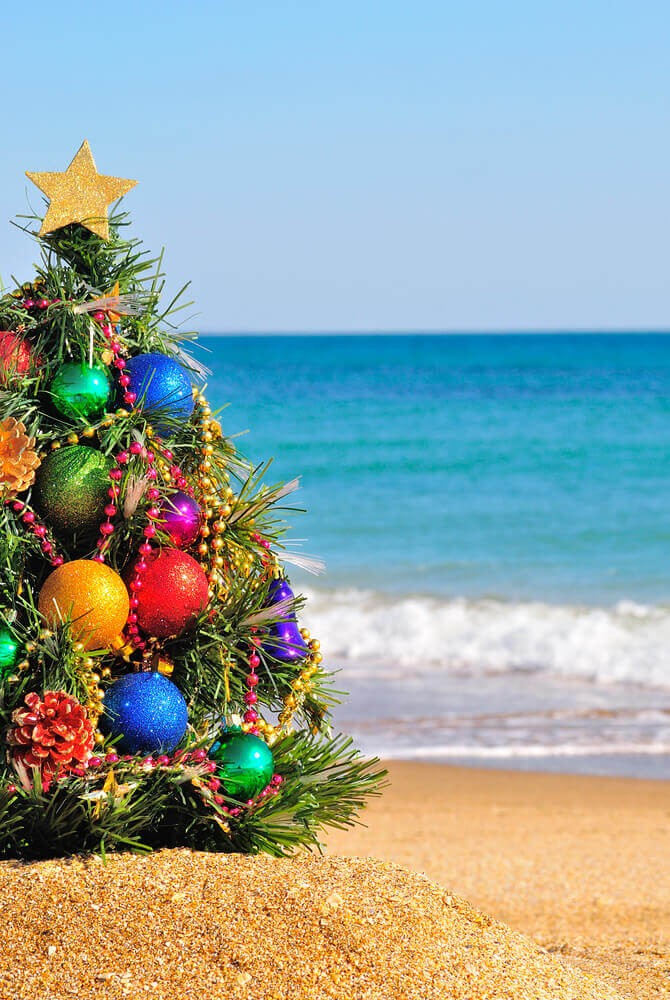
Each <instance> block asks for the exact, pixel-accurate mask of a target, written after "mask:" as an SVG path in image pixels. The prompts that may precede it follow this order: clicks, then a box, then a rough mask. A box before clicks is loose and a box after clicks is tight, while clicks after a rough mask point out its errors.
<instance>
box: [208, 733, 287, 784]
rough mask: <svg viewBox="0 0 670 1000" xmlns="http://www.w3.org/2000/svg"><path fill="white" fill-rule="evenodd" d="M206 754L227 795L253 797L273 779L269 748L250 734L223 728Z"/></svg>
mask: <svg viewBox="0 0 670 1000" xmlns="http://www.w3.org/2000/svg"><path fill="white" fill-rule="evenodd" d="M209 756H210V758H211V760H213V761H214V762H215V763H216V765H217V769H216V774H217V777H218V778H219V779H220V780H221V782H222V784H223V787H224V791H225V793H226V795H230V797H231V798H233V799H240V800H242V801H245V802H246V801H247V799H253V798H254V796H256V795H258V793H259V792H262V791H263V789H264V788H266V787H267V786H268V785H269V784H270V782H271V781H272V775H273V773H274V759H273V757H272V750H270V747H269V746H268V745H267V743H264V742H263V740H261V739H259V738H258V736H254V735H253V734H252V733H243V732H240V731H235V730H231V729H228V730H226V731H225V732H223V733H221V735H220V736H219V738H218V740H217V741H216V743H213V744H212V746H211V748H210V751H209Z"/></svg>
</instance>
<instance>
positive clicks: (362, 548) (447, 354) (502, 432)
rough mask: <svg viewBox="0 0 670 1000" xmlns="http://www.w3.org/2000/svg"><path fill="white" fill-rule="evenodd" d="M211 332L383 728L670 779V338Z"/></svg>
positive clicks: (410, 739) (484, 757) (387, 732)
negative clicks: (286, 484)
mask: <svg viewBox="0 0 670 1000" xmlns="http://www.w3.org/2000/svg"><path fill="white" fill-rule="evenodd" d="M202 343H203V344H204V346H205V348H206V349H208V350H209V351H210V352H211V354H210V355H207V354H206V353H205V352H203V351H199V352H198V358H199V359H200V360H202V361H204V363H205V364H208V365H209V366H210V367H211V368H212V369H213V370H214V372H215V375H214V376H213V377H212V378H211V379H210V382H209V395H210V397H211V399H212V401H213V403H215V404H217V405H222V404H223V403H224V402H229V403H230V404H231V405H230V406H229V408H228V409H226V410H225V412H224V414H223V419H222V422H223V424H224V427H225V431H226V433H228V434H234V433H236V432H239V431H244V430H246V429H247V428H248V429H249V434H248V435H245V436H244V437H243V438H241V439H240V440H239V446H240V448H241V450H243V451H244V452H245V453H246V454H247V455H249V456H250V457H251V458H253V459H257V460H261V459H264V458H268V457H271V456H274V458H275V462H274V464H273V467H272V471H271V473H270V475H269V481H275V480H279V479H290V478H293V477H294V476H296V475H300V476H302V482H303V489H302V490H301V491H300V492H299V493H298V494H297V495H296V503H297V505H299V506H305V507H307V508H308V509H309V513H308V514H307V515H305V516H300V517H295V518H293V519H292V523H293V525H294V527H293V530H292V531H291V537H293V538H296V539H307V541H306V542H305V543H304V544H303V550H304V551H306V552H311V553H316V554H318V555H320V556H322V557H323V558H324V560H325V561H326V563H327V567H328V572H327V574H326V576H325V577H323V578H320V579H318V580H313V579H311V578H309V577H308V576H307V575H306V574H305V573H304V572H302V571H295V572H294V573H293V574H292V578H293V580H294V582H295V583H296V584H297V585H298V587H299V588H300V589H302V590H303V591H305V592H307V593H308V594H309V596H311V598H312V600H311V604H310V610H309V612H308V618H309V616H310V615H311V618H310V624H312V625H313V627H314V631H315V632H318V633H319V635H320V637H321V638H322V642H323V645H324V646H325V648H326V651H327V652H328V653H329V658H330V660H331V661H333V660H334V661H335V662H337V663H341V664H342V666H343V676H344V679H345V681H346V685H347V686H348V687H349V689H350V690H351V692H352V695H354V696H356V694H357V692H358V695H359V697H358V701H357V704H360V701H361V699H363V700H365V702H366V706H367V707H366V711H365V712H362V711H361V712H358V714H357V710H356V709H355V708H352V699H350V702H349V703H348V705H347V708H346V710H343V711H345V712H346V713H348V714H347V716H346V718H347V721H348V722H349V723H350V725H351V726H353V728H354V729H355V730H356V731H357V734H358V735H359V738H361V739H363V741H364V742H365V743H366V745H367V746H369V747H370V748H371V749H376V750H381V751H383V752H385V753H393V754H396V755H399V756H407V755H410V756H416V755H418V756H432V757H438V758H442V757H444V758H448V759H471V758H473V759H479V760H480V761H481V762H482V763H487V762H493V761H498V762H503V763H516V764H518V765H519V766H525V765H526V764H527V765H528V766H546V767H554V766H555V767H559V766H560V767H561V768H565V767H567V766H569V767H570V768H571V769H572V768H576V769H590V770H605V771H612V770H614V771H623V772H625V773H628V772H630V773H650V774H654V775H656V774H663V773H664V769H667V771H668V773H669V774H670V767H667V764H668V761H670V757H668V752H670V713H669V711H668V709H669V708H670V653H669V652H668V650H669V649H670V458H669V456H668V442H670V335H667V336H666V335H632V334H631V335H625V334H619V335H606V334H603V335H573V334H570V335H551V336H548V335H538V336H529V335H519V336H515V335H501V336H457V335H449V336H426V335H417V336H413V335H402V336H358V337H353V336H342V337H339V336H324V337H317V336H314V337H304V336H300V337H298V336H296V337H286V336H273V337H216V338H213V337H212V338H204V339H203V341H202ZM426 684H429V685H430V692H431V693H430V697H429V698H428V697H427V694H426ZM438 707H439V711H438V710H437V708H438ZM478 710H480V711H479V713H478ZM547 712H549V713H553V714H552V715H551V724H550V720H549V718H548V717H547V715H546V713H547ZM538 713H539V714H538ZM556 713H558V714H556ZM561 713H563V715H561ZM566 713H567V714H566ZM622 713H623V714H622ZM478 716H486V718H487V719H488V722H485V721H483V719H482V718H480V719H479V722H477V721H476V718H477V717H478ZM419 719H422V720H423V722H422V723H421V725H418V723H417V720H419ZM561 720H562V721H561ZM598 720H600V721H598ZM603 720H606V721H603ZM487 727H488V728H487ZM487 734H488V735H487ZM524 750H528V751H529V752H528V753H527V754H526V755H525V756H524V752H523V751H524ZM580 750H581V751H584V752H583V753H580ZM461 751H463V752H461ZM582 758H583V760H582ZM638 758H640V759H639V760H638ZM533 761H534V762H535V763H533ZM566 761H567V762H568V763H567V764H566ZM584 761H586V763H584ZM603 761H604V762H603ZM631 761H633V763H631ZM528 762H530V763H528ZM538 762H540V764H539V765H538Z"/></svg>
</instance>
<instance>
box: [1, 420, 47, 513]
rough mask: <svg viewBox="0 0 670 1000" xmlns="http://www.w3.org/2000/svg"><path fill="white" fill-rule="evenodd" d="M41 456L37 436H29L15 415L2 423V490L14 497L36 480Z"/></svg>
mask: <svg viewBox="0 0 670 1000" xmlns="http://www.w3.org/2000/svg"><path fill="white" fill-rule="evenodd" d="M39 464H40V458H39V456H38V455H37V452H36V451H35V438H34V437H28V435H27V434H26V428H25V424H23V423H22V422H21V421H20V420H15V419H14V417H5V419H4V420H3V421H2V423H0V492H1V493H4V495H5V496H10V497H14V496H16V494H17V493H22V492H23V491H24V490H27V489H28V487H29V486H32V484H33V483H34V482H35V473H36V471H37V468H38V466H39Z"/></svg>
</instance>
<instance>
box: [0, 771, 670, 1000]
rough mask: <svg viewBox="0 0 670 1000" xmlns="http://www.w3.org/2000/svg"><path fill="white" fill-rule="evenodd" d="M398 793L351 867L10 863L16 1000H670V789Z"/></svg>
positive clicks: (2, 875) (441, 775) (231, 860)
mask: <svg viewBox="0 0 670 1000" xmlns="http://www.w3.org/2000/svg"><path fill="white" fill-rule="evenodd" d="M391 779H392V786H391V787H390V788H389V789H388V790H387V791H386V793H385V794H384V796H383V798H382V799H381V800H380V801H378V802H375V803H373V804H372V806H371V807H370V808H369V810H368V811H367V813H366V819H367V821H368V823H369V826H368V828H367V829H363V828H359V829H356V830H353V831H351V832H349V833H344V832H343V833H335V834H333V835H332V836H331V837H330V839H329V841H328V849H329V850H330V851H331V852H336V854H339V855H344V854H346V855H350V856H351V857H341V856H330V857H328V856H327V857H325V858H318V857H317V858H310V857H304V856H303V857H299V858H298V859H296V860H291V861H282V860H275V859H272V858H268V857H264V856H261V857H257V858H245V857H240V856H220V855H219V856H216V855H206V854H198V853H195V854H194V853H191V852H188V851H163V852H160V853H158V854H156V855H151V856H149V857H147V858H143V857H136V856H132V855H119V856H112V858H111V859H110V862H109V864H108V865H107V866H103V865H102V864H101V863H100V862H99V861H98V860H97V859H77V858H75V859H72V860H69V861H47V862H41V863H38V864H29V865H22V864H18V863H10V862H4V863H1V864H0V906H1V907H2V913H3V918H4V920H3V924H4V926H3V931H4V947H3V948H2V949H1V950H0V1000H34V998H35V997H43V998H45V1000H66V998H67V1000H73V998H75V997H77V998H80V1000H89V998H93V997H96V998H103V1000H104V998H110V1000H120V998H124V997H132V998H133V1000H136V998H141V997H151V1000H177V998H178V1000H193V998H196V997H197V998H198V1000H205V998H207V1000H210V998H211V1000H219V998H224V997H225V998H226V1000H228V998H238V997H240V998H249V1000H261V998H262V1000H293V998H295V1000H309V998H319V1000H321V998H328V997H331V998H335V1000H355V998H370V1000H386V998H388V1000H414V998H417V1000H419V998H421V1000H423V998H426V1000H428V998H430V1000H439V998H443V997H444V998H452V1000H489V998H490V1000H494V998H496V1000H503V998H504V1000H595V998H598V1000H615V998H616V997H627V998H635V1000H646V998H652V997H654V998H656V997H663V996H668V995H670V952H669V946H670V884H669V881H670V879H669V874H668V860H669V858H670V783H666V782H644V781H626V780H615V779H602V778H596V779H589V778H575V777H563V776H556V775H537V774H535V775H534V774H523V773H511V772H509V773H505V772H500V771H475V770H467V769H459V768H447V767H441V766H433V765H417V764H401V763H394V764H392V765H391ZM356 855H359V857H356ZM363 855H377V856H378V857H379V858H380V859H381V860H374V859H371V858H368V857H362V856H363ZM397 864H400V865H402V866H405V867H406V868H410V869H419V870H422V871H424V872H425V873H426V874H427V876H429V877H430V879H433V880H435V881H434V882H432V881H429V880H428V879H427V878H426V877H424V876H421V875H416V874H413V873H411V872H408V871H406V870H403V868H399V867H397ZM463 897H466V898H468V899H469V900H470V902H465V900H464V898H463ZM471 904H473V905H471ZM500 920H503V921H505V923H500V922H499V921H500ZM506 924H509V927H508V926H506ZM510 928H511V929H510ZM519 932H523V934H524V935H528V936H523V935H522V934H520V933H519ZM605 983H608V984H609V985H605Z"/></svg>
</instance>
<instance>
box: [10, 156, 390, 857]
mask: <svg viewBox="0 0 670 1000" xmlns="http://www.w3.org/2000/svg"><path fill="white" fill-rule="evenodd" d="M28 177H29V178H30V179H31V180H32V181H34V183H35V184H36V185H37V186H38V187H39V188H40V190H41V191H42V192H43V193H44V194H45V195H46V198H47V204H48V208H47V211H46V214H45V216H44V219H43V220H42V219H40V218H39V217H38V216H36V215H35V216H33V215H31V216H21V217H19V218H20V219H21V222H20V224H19V225H20V228H22V229H23V230H24V231H25V232H26V233H28V234H29V235H30V236H32V237H33V238H35V239H36V240H37V242H38V244H39V247H40V251H41V262H40V264H38V265H37V268H36V274H35V275H34V277H33V279H32V281H31V282H30V283H27V284H26V283H23V284H20V283H19V282H17V281H14V283H13V285H12V287H11V288H10V289H9V290H7V291H6V292H5V294H3V295H2V297H0V331H2V332H0V412H1V416H2V419H1V422H0V494H1V498H2V504H1V505H0V513H1V517H2V525H1V526H0V691H1V697H2V701H1V705H0V737H1V738H2V740H3V742H4V744H5V754H4V755H3V760H2V763H0V856H2V857H18V858H37V857H46V856H50V855H63V854H71V853H75V852H82V851H95V852H99V853H101V854H102V855H103V856H104V855H105V853H106V852H108V851H112V850H127V849H131V850H150V849H155V848H158V847H171V846H189V847H193V848H198V849H202V850H211V851H243V852H256V851H268V852H270V853H273V854H284V853H286V852H289V851H290V850H292V849H294V848H296V847H298V846H301V845H306V846H315V845H316V846H318V845H319V835H320V831H321V829H322V828H323V827H326V826H329V825H330V826H337V827H342V826H345V825H347V824H351V823H353V822H355V820H356V816H357V812H358V810H359V809H360V808H361V807H362V806H363V805H364V802H365V798H366V796H368V795H370V794H374V793H375V792H376V791H377V790H378V789H379V786H380V781H381V779H382V777H383V772H382V771H381V770H380V769H379V767H378V766H377V764H378V762H377V761H369V760H364V759H363V758H362V757H361V756H360V754H359V753H358V752H357V751H356V750H355V749H354V748H353V747H352V746H351V742H350V740H348V739H347V738H345V737H343V736H333V735H332V734H331V732H330V711H331V709H332V706H333V705H334V704H335V703H336V698H337V692H336V691H334V690H333V688H332V676H331V675H329V674H328V673H327V672H326V670H325V669H324V667H323V665H322V656H321V653H320V652H319V643H318V641H317V640H316V639H314V638H311V637H310V635H309V633H308V632H307V631H306V630H305V629H301V628H299V627H298V621H297V614H298V613H299V612H300V608H301V599H300V597H299V596H296V595H295V594H294V593H293V591H292V590H291V587H290V585H289V582H288V580H287V579H286V576H285V571H284V566H285V564H287V563H289V564H290V563H291V562H294V563H295V562H297V563H298V564H299V565H300V563H301V562H303V563H309V560H308V559H307V558H305V557H302V559H301V557H300V556H299V555H298V554H296V553H295V551H293V550H292V549H291V547H290V545H289V543H288V542H287V541H286V537H285V531H286V527H287V526H286V524H285V522H284V521H283V516H285V514H286V510H287V509H290V508H286V507H283V506H282V505H283V504H284V503H285V501H286V498H287V497H288V496H289V494H290V493H291V492H293V490H294V489H295V488H296V487H297V481H294V482H291V483H288V484H270V483H268V481H267V480H268V468H269V463H268V464H266V465H262V466H254V465H252V464H250V463H249V461H248V460H247V459H246V458H244V457H243V456H242V455H241V454H239V453H238V451H237V450H236V448H235V446H234V445H233V443H232V442H231V440H229V439H228V438H227V437H226V435H225V433H224V432H223V431H222V429H221V424H220V422H219V419H218V415H217V414H216V413H214V412H212V409H211V407H210V406H209V404H208V402H207V400H206V398H205V396H204V394H203V389H202V388H198V387H197V386H198V384H200V385H202V383H203V378H204V374H205V373H204V371H203V368H202V366H201V365H199V364H198V363H196V362H195V361H194V360H193V359H192V358H191V356H190V354H189V353H187V351H186V350H185V349H184V342H185V341H186V340H188V339H192V338H193V337H194V335H186V334H183V333H179V332H178V330H177V326H176V324H175V312H176V310H177V309H179V308H181V306H180V305H179V300H180V296H178V297H177V299H175V300H174V301H172V302H171V303H170V305H168V306H167V308H163V307H162V306H161V292H162V289H163V274H162V265H161V258H160V257H158V258H156V259H151V258H150V257H149V256H148V255H147V253H146V252H145V251H143V250H142V249H141V247H140V245H139V242H138V241H137V240H134V239H132V238H129V237H128V236H127V235H126V234H127V228H128V225H129V222H128V218H127V215H126V214H125V213H122V212H121V211H120V210H119V207H118V200H119V199H120V197H121V196H122V195H123V194H125V193H126V192H127V191H129V190H130V188H132V187H133V186H134V183H135V182H134V181H130V180H126V179H123V178H118V177H109V176H105V175H102V174H99V173H98V171H97V169H96V166H95V163H94V161H93V157H92V154H91V151H90V148H89V146H88V143H86V142H85V143H84V144H83V145H82V147H81V149H80V150H79V152H78V153H77V155H76V156H75V158H74V160H73V161H72V163H71V164H70V166H69V167H68V169H67V170H66V171H64V172H62V173H29V174H28ZM110 205H113V207H112V208H111V209H110V208H109V206H110ZM108 212H110V213H111V214H109V215H108ZM40 223H41V225H40V226H39V230H38V229H37V227H38V224H40Z"/></svg>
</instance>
